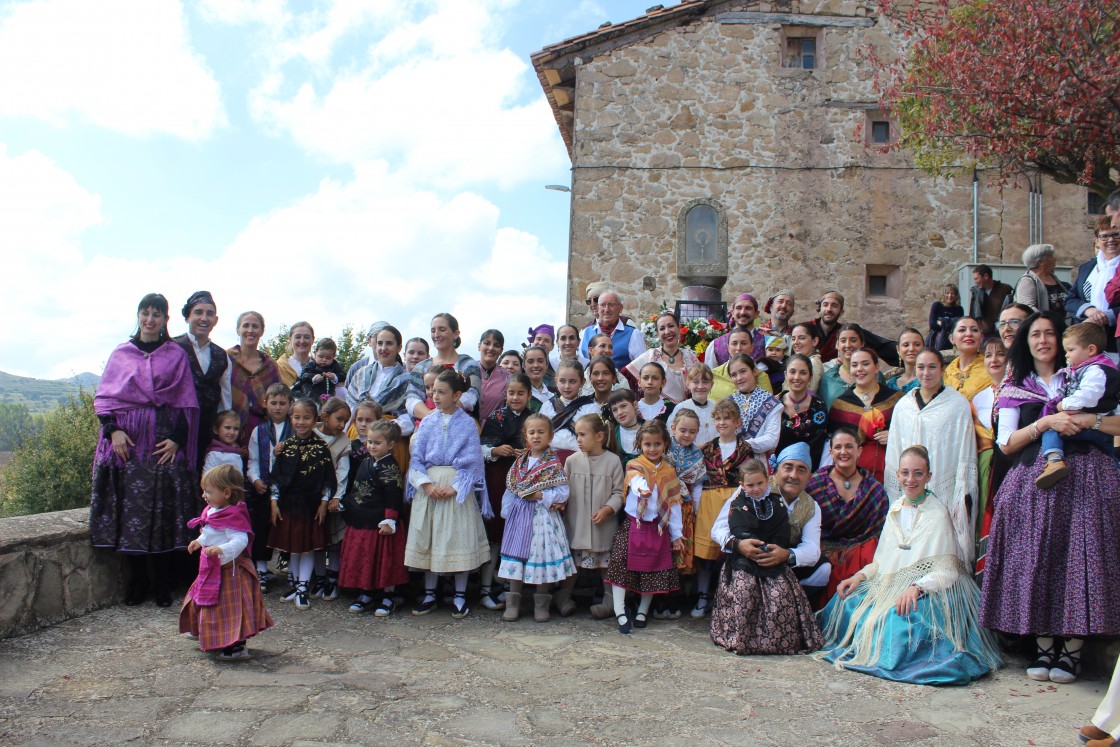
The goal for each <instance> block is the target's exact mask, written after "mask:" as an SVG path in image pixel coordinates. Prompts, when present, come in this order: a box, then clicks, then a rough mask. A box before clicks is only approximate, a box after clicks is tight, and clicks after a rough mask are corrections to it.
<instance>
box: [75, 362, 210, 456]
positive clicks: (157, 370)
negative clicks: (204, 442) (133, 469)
mask: <svg viewBox="0 0 1120 747" xmlns="http://www.w3.org/2000/svg"><path fill="white" fill-rule="evenodd" d="M161 408H166V409H168V410H171V411H172V413H173V414H175V415H176V416H181V417H183V418H184V419H185V420H186V423H187V441H186V443H185V444H183V446H182V448H183V450H184V456H185V457H186V459H187V464H189V465H191V466H192V467H194V466H195V465H197V464H198V463H199V461H198V459H199V453H198V395H197V394H196V392H195V388H194V378H193V377H192V376H191V367H190V364H189V363H188V362H187V354H186V353H185V352H183V348H181V347H180V346H179V345H177V344H176V343H174V342H172V341H171V340H168V341H167V342H165V343H163V344H162V345H160V346H159V347H157V348H156V349H155V350H153V351H152V352H151V353H145V352H144V351H142V350H140V348H138V347H136V346H135V345H133V344H132V343H131V342H126V343H124V344H121V345H118V346H117V348H116V349H115V350H114V351H113V353H112V354H111V355H110V356H109V360H108V362H107V363H106V364H105V372H104V373H103V374H102V375H101V381H100V382H99V383H98V385H97V393H96V394H95V395H94V397H93V409H94V411H95V412H96V413H97V414H98V415H111V416H112V417H113V421H114V424H115V425H116V426H117V427H118V428H120V429H121V430H123V431H125V433H127V434H128V437H129V438H131V439H132V441H133V444H134V445H133V448H132V449H131V455H130V456H131V458H133V459H143V460H150V461H153V462H154V461H155V460H154V458H152V457H151V456H150V455H151V453H152V452H153V451H154V450H155V447H156V411H157V410H159V409H161ZM174 420H175V418H172V421H174ZM109 460H115V463H116V464H118V465H120V464H123V462H121V461H120V460H119V457H117V456H116V455H115V454H114V453H113V443H112V440H111V439H108V438H102V439H99V440H98V443H97V453H96V462H97V463H98V464H103V463H105V462H107V461H109Z"/></svg>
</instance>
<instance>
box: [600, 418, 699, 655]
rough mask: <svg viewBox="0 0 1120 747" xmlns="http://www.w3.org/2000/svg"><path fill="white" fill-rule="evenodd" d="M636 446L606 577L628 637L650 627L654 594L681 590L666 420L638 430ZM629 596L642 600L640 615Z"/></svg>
mask: <svg viewBox="0 0 1120 747" xmlns="http://www.w3.org/2000/svg"><path fill="white" fill-rule="evenodd" d="M636 441H637V445H638V448H639V449H640V450H641V452H642V453H641V455H640V456H638V457H635V458H634V459H632V460H631V461H630V462H629V463H628V464H627V465H626V480H625V485H626V504H625V507H624V508H623V511H624V512H625V515H624V516H622V517H620V520H619V522H618V530H617V531H615V534H614V540H613V541H612V542H611V557H610V565H609V566H608V568H607V576H606V582H607V583H609V584H610V585H611V587H612V593H613V595H614V609H615V612H616V614H617V618H618V632H619V633H624V634H625V633H629V632H630V630H631V629H632V628H644V627H646V626H647V625H648V624H649V623H648V620H649V608H650V605H651V604H652V603H653V595H654V594H668V593H670V592H674V591H677V590H678V589H679V588H680V576H679V574H678V573H677V569H676V567H675V566H674V564H673V551H674V550H675V551H677V552H680V550H681V549H682V546H683V543H682V540H681V536H682V531H683V530H682V519H681V484H680V481H679V480H678V479H677V473H676V472H675V471H674V470H673V467H672V466H671V465H670V464H669V462H668V461H667V460H666V459H665V458H664V456H665V451H666V449H668V447H669V431H668V430H667V429H666V428H665V423H663V422H662V421H660V420H656V419H655V420H650V421H648V422H646V423H644V424H643V425H642V427H641V428H639V429H638V436H637V439H636ZM627 591H633V592H636V593H637V594H638V595H639V599H640V601H639V604H638V610H637V612H636V613H631V611H630V610H629V609H627V607H626V592H627Z"/></svg>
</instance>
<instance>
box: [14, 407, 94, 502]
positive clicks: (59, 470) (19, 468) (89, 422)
mask: <svg viewBox="0 0 1120 747" xmlns="http://www.w3.org/2000/svg"><path fill="white" fill-rule="evenodd" d="M100 435H101V433H100V423H98V420H97V415H96V414H94V411H93V392H89V391H86V390H85V389H82V390H81V391H80V392H79V393H78V395H77V396H76V397H69V398H68V399H67V401H66V402H64V403H63V404H62V405H60V406H59V407H58V408H57V409H56V410H54V411H53V412H51V413H48V414H47V415H45V416H44V417H43V421H42V429H41V430H40V431H39V432H38V433H36V434H34V435H32V436H31V437H30V438H28V439H27V440H26V441H25V442H24V443H23V444H22V445H21V446H20V447H19V448H18V449H17V450H16V451H15V453H14V454H12V460H11V462H9V464H8V466H7V467H5V469H4V473H3V475H2V476H0V516H20V515H23V514H37V513H44V512H46V511H63V510H65V509H69V508H81V507H82V506H88V505H89V501H90V493H91V491H92V490H93V480H92V475H93V452H94V450H95V448H96V447H97V439H98V438H99V437H100Z"/></svg>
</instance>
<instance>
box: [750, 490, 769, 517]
mask: <svg viewBox="0 0 1120 747" xmlns="http://www.w3.org/2000/svg"><path fill="white" fill-rule="evenodd" d="M747 497H748V498H750V499H751V503H752V504H754V515H755V516H757V517H758V520H759V521H766V520H767V519H769V518H770V517H771V516H773V515H774V502H773V501H769V500H767V498H769V497H770V494H769V493H767V494H766V495H764V496H762V497H761V498H755V497H754V496H753V495H750V494H749V493H748V494H747Z"/></svg>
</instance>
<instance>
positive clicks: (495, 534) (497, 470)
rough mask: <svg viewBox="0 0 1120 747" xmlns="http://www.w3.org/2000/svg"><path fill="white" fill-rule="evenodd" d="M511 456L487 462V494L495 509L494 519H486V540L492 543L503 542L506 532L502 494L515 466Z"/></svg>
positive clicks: (491, 506) (484, 521)
mask: <svg viewBox="0 0 1120 747" xmlns="http://www.w3.org/2000/svg"><path fill="white" fill-rule="evenodd" d="M513 462H514V460H513V459H512V458H511V457H504V458H501V459H495V460H494V461H492V462H487V463H486V495H487V497H488V498H489V499H490V508H491V509H492V510H493V511H494V518H493V519H484V520H483V524H485V525H486V541H487V542H489V543H490V544H491V545H500V544H502V535H504V534H505V530H506V520H505V519H503V518H502V496H503V495H505V492H506V476H507V475H509V470H510V468H511V467H513Z"/></svg>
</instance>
